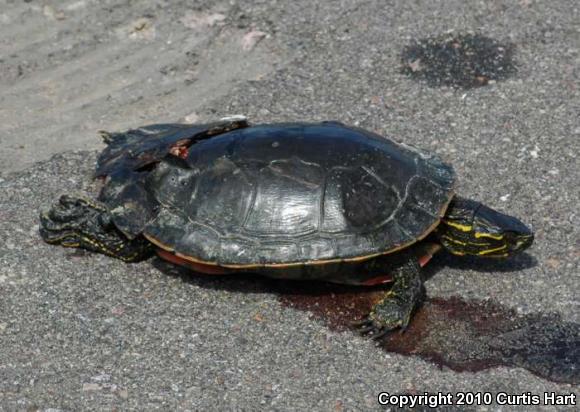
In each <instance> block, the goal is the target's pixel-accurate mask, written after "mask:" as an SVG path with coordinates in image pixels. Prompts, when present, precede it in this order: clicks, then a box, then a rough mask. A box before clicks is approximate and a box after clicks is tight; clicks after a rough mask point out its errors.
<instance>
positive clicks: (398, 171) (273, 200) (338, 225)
mask: <svg viewBox="0 0 580 412" xmlns="http://www.w3.org/2000/svg"><path fill="white" fill-rule="evenodd" d="M143 176H145V175H143ZM139 182H141V183H139V185H138V186H139V188H138V190H133V192H139V193H140V194H139V195H138V196H137V197H136V199H141V200H142V201H143V202H146V203H147V221H146V222H142V224H140V225H139V230H142V233H143V234H144V235H145V237H147V238H148V239H149V240H150V241H151V242H152V243H154V244H156V245H158V246H159V247H161V248H163V249H165V250H168V251H171V252H174V253H175V254H176V255H177V256H180V257H183V258H185V259H188V260H191V261H194V262H201V263H204V264H213V265H219V266H224V267H232V268H245V267H263V266H266V267H275V266H290V265H293V264H299V265H302V264H317V263H327V262H335V261H343V260H344V261H355V260H363V259H367V258H370V257H373V256H376V255H380V254H386V253H391V252H394V251H397V250H400V249H402V248H404V247H406V246H408V245H410V244H412V243H414V242H416V241H418V240H420V239H422V238H424V237H425V236H426V235H427V234H429V233H430V232H431V231H432V230H433V228H434V227H435V226H436V225H437V224H438V223H439V221H440V219H441V217H442V216H443V215H444V213H445V210H446V208H447V205H448V203H449V201H450V200H451V198H452V197H453V189H454V184H455V173H454V171H453V169H452V168H451V167H450V166H448V165H446V164H445V163H443V162H442V161H441V160H440V158H439V157H437V156H436V155H434V154H431V153H428V152H424V151H421V150H419V149H416V148H413V147H410V146H407V145H403V144H401V143H397V142H394V141H392V140H389V139H387V138H384V137H381V136H379V135H377V134H374V133H371V132H368V131H365V130H362V129H358V128H352V127H347V126H344V125H343V124H340V123H336V122H324V123H319V124H306V123H287V124H272V125H256V126H252V127H246V128H239V129H236V130H233V131H229V132H224V133H222V134H219V135H216V136H212V137H211V138H208V139H205V140H200V141H199V142H196V143H195V144H193V145H192V146H191V147H189V149H188V153H187V155H186V156H185V157H184V158H183V159H182V158H177V157H173V156H168V157H166V158H165V159H164V160H163V161H161V162H160V163H159V164H158V165H157V166H156V167H155V168H154V169H153V170H152V171H151V172H148V173H147V175H146V177H142V178H141V180H139ZM129 198H130V201H132V202H133V203H134V202H135V199H134V198H131V197H129ZM115 200H116V203H117V204H119V199H115ZM121 203H122V202H121ZM126 204H128V203H126ZM117 209H118V210H127V209H132V208H131V207H120V208H119V207H117ZM113 212H114V211H113ZM121 215H122V213H121ZM134 230H137V229H134V228H133V231H134ZM129 231H130V230H129ZM129 235H135V233H129Z"/></svg>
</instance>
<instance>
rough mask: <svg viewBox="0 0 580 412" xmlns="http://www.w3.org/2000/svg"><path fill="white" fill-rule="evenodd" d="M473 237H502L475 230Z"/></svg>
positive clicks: (499, 238)
mask: <svg viewBox="0 0 580 412" xmlns="http://www.w3.org/2000/svg"><path fill="white" fill-rule="evenodd" d="M475 237H476V238H480V237H488V238H490V239H495V240H502V239H503V235H492V234H491V233H482V232H476V233H475Z"/></svg>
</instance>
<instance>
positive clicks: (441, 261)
mask: <svg viewBox="0 0 580 412" xmlns="http://www.w3.org/2000/svg"><path fill="white" fill-rule="evenodd" d="M536 266H538V259H536V257H535V256H533V255H530V254H529V253H527V252H523V253H520V254H518V255H515V256H512V257H510V258H509V259H481V258H478V257H475V256H454V255H452V254H451V253H449V252H445V251H443V252H441V253H439V254H437V255H435V256H434V257H433V259H432V260H431V261H430V262H429V264H428V265H427V266H426V267H425V268H423V272H422V273H423V277H424V278H425V279H431V278H432V277H433V276H435V275H436V274H437V273H438V272H439V271H442V270H445V269H449V268H450V269H459V270H470V271H473V272H480V273H490V274H491V273H494V272H495V273H510V272H518V271H521V270H524V269H531V268H533V267H536Z"/></svg>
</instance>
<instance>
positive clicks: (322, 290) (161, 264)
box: [152, 252, 538, 296]
mask: <svg viewBox="0 0 580 412" xmlns="http://www.w3.org/2000/svg"><path fill="white" fill-rule="evenodd" d="M152 265H153V267H155V268H156V269H157V270H159V271H160V272H162V273H164V274H166V275H168V276H173V277H178V278H180V279H181V280H182V281H183V282H186V283H190V284H195V285H197V286H199V287H202V288H207V289H215V290H224V291H230V292H240V293H277V294H279V295H301V296H305V295H306V296H322V295H328V294H335V295H353V294H357V293H369V292H370V293H376V292H380V291H383V290H385V289H388V288H389V287H390V286H389V285H388V284H387V285H379V286H356V285H341V284H336V283H329V282H324V281H317V280H294V279H273V278H269V277H266V276H263V275H259V274H255V273H251V272H248V273H239V274H226V275H208V274H205V273H199V272H195V271H192V270H191V269H187V268H184V267H181V266H177V265H174V264H172V263H170V262H166V261H164V260H163V259H161V258H158V257H155V258H153V260H152ZM537 265H538V260H537V259H536V258H535V257H533V256H532V255H530V254H528V253H522V254H519V255H516V256H514V257H512V258H511V259H507V260H495V259H478V258H476V257H473V258H472V257H457V256H453V255H451V254H450V253H447V252H442V253H439V254H437V255H435V256H434V257H433V259H432V260H431V262H429V264H428V265H427V266H426V267H425V268H423V269H422V272H421V273H422V276H423V278H424V279H425V280H428V279H431V278H432V277H434V276H436V275H437V273H439V272H440V271H442V270H445V269H446V268H453V269H463V270H472V271H476V272H489V273H493V272H500V273H509V272H516V271H520V270H523V269H529V268H532V267H535V266H537Z"/></svg>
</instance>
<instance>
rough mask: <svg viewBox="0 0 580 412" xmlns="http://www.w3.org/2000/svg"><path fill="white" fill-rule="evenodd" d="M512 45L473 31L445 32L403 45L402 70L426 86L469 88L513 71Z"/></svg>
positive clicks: (500, 77) (505, 75)
mask: <svg viewBox="0 0 580 412" xmlns="http://www.w3.org/2000/svg"><path fill="white" fill-rule="evenodd" d="M513 52H514V46H513V45H512V44H503V43H500V42H498V41H496V40H494V39H492V38H489V37H486V36H482V35H477V34H457V33H449V34H445V35H442V36H438V37H430V38H426V39H420V40H416V41H414V42H413V44H411V45H409V46H407V47H405V48H404V50H403V53H402V57H401V59H402V65H403V67H402V72H403V73H404V74H407V75H408V76H410V77H411V78H414V79H418V80H424V81H426V83H427V84H428V85H429V86H433V87H438V86H452V87H456V88H463V89H471V88H473V87H480V86H485V85H486V84H489V82H490V81H496V80H503V79H506V78H508V77H510V76H511V75H513V74H514V73H515V72H516V67H515V65H514V62H513Z"/></svg>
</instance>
